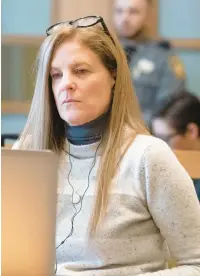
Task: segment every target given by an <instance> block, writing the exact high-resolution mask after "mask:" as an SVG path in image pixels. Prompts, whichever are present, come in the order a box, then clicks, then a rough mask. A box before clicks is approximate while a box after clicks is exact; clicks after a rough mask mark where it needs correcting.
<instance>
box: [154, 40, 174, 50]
mask: <svg viewBox="0 0 200 276" xmlns="http://www.w3.org/2000/svg"><path fill="white" fill-rule="evenodd" d="M157 46H158V47H160V48H162V49H165V50H170V49H171V48H172V45H171V43H170V42H169V41H167V40H161V41H158V42H157Z"/></svg>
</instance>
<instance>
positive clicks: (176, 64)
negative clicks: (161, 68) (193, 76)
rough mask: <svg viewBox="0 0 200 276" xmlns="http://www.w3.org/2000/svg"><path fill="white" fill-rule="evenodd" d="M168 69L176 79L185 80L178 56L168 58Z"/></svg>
mask: <svg viewBox="0 0 200 276" xmlns="http://www.w3.org/2000/svg"><path fill="white" fill-rule="evenodd" d="M168 62H169V67H170V68H171V70H172V71H173V72H174V74H175V75H176V77H177V78H178V79H184V78H185V75H186V74H185V69H184V65H183V63H182V61H181V59H180V58H179V57H178V56H175V55H174V56H169V58H168Z"/></svg>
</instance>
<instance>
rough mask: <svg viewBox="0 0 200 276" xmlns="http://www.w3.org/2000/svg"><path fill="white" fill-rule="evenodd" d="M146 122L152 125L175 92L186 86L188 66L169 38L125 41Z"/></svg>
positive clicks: (123, 43) (134, 83) (135, 86)
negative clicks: (141, 41) (184, 63)
mask: <svg viewBox="0 0 200 276" xmlns="http://www.w3.org/2000/svg"><path fill="white" fill-rule="evenodd" d="M122 45H123V46H124V50H125V53H126V55H127V58H128V63H129V67H130V70H131V76H132V80H133V85H134V88H135V92H136V95H137V97H138V100H139V103H140V106H141V109H142V112H143V115H144V119H145V122H146V123H147V125H150V121H151V118H152V115H153V114H154V112H156V111H158V110H159V109H160V108H162V106H163V105H164V104H166V102H167V101H168V100H169V99H170V97H171V96H172V95H174V94H175V93H178V92H179V91H180V90H181V89H183V88H184V80H185V73H184V68H183V65H182V63H181V61H180V60H179V58H178V57H177V56H175V53H174V50H173V49H172V48H171V47H170V45H169V43H168V42H165V41H163V42H155V41H148V42H147V41H146V42H143V43H137V44H136V43H135V42H134V41H128V42H127V41H126V42H122Z"/></svg>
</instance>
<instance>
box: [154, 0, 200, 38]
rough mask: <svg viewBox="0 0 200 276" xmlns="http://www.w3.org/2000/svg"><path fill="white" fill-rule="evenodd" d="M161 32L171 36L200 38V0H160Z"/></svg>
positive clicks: (162, 34) (163, 34) (165, 35)
mask: <svg viewBox="0 0 200 276" xmlns="http://www.w3.org/2000/svg"><path fill="white" fill-rule="evenodd" d="M159 32H160V34H161V36H164V37H171V38H200V0H159Z"/></svg>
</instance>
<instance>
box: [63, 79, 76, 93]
mask: <svg viewBox="0 0 200 276" xmlns="http://www.w3.org/2000/svg"><path fill="white" fill-rule="evenodd" d="M76 87H77V86H76V83H75V81H74V80H73V78H72V77H70V76H64V78H63V81H62V85H61V90H65V91H67V92H69V91H71V92H73V91H75V90H76Z"/></svg>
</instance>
